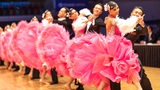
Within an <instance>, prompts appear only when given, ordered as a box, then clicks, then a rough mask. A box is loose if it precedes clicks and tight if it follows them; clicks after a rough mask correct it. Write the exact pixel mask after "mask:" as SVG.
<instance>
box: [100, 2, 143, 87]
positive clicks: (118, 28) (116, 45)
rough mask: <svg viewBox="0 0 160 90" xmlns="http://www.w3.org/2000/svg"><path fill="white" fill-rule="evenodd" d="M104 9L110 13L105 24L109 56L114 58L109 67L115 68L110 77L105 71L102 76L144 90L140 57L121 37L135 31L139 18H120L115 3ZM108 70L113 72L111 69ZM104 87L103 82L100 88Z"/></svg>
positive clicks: (129, 43) (109, 3)
mask: <svg viewBox="0 0 160 90" xmlns="http://www.w3.org/2000/svg"><path fill="white" fill-rule="evenodd" d="M104 9H105V11H108V12H109V15H108V16H107V17H106V18H105V23H106V35H107V37H106V38H107V43H108V44H107V47H108V48H109V49H108V54H109V55H110V56H111V57H113V61H112V62H111V65H109V66H108V67H109V68H110V67H112V68H113V70H112V71H110V72H112V73H113V74H112V76H108V73H107V72H108V71H105V70H104V71H102V73H101V74H102V75H104V76H106V77H107V78H109V79H110V80H112V81H113V82H120V81H126V82H127V83H133V84H134V85H135V86H136V87H137V90H142V87H141V85H140V83H139V80H140V77H139V74H138V72H139V71H140V65H139V63H138V55H136V54H135V53H134V51H133V49H132V44H131V42H130V41H128V40H127V39H125V38H124V37H121V35H124V34H125V33H128V32H131V31H133V30H134V27H135V25H136V24H137V22H138V19H139V18H138V17H130V18H128V19H127V20H123V19H120V18H118V14H119V7H118V5H117V3H115V2H114V1H110V2H108V3H107V4H106V5H105V6H104ZM123 46H124V47H123ZM108 70H111V68H110V69H108ZM101 86H102V87H101ZM104 86H105V82H101V84H100V87H101V89H102V90H103V88H104Z"/></svg>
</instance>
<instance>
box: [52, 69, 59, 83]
mask: <svg viewBox="0 0 160 90" xmlns="http://www.w3.org/2000/svg"><path fill="white" fill-rule="evenodd" d="M51 78H52V83H58V76H57V71H56V68H52V69H51Z"/></svg>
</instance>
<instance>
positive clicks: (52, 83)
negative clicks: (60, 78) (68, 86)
mask: <svg viewBox="0 0 160 90" xmlns="http://www.w3.org/2000/svg"><path fill="white" fill-rule="evenodd" d="M54 84H58V82H50V85H54Z"/></svg>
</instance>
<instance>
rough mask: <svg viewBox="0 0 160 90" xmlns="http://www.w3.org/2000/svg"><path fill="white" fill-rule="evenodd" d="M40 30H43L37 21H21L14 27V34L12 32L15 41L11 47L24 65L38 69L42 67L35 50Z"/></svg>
mask: <svg viewBox="0 0 160 90" xmlns="http://www.w3.org/2000/svg"><path fill="white" fill-rule="evenodd" d="M41 30H43V26H42V24H40V23H39V22H36V21H33V22H30V23H27V22H25V21H21V22H19V24H18V26H17V28H16V34H14V38H13V39H14V41H16V42H14V44H13V47H14V49H15V50H16V53H17V54H18V55H17V57H19V59H20V60H22V61H23V62H24V64H25V65H26V66H29V67H31V68H36V69H39V70H41V69H42V62H41V60H40V58H39V57H38V54H37V51H36V40H37V37H38V35H39V33H40V31H41Z"/></svg>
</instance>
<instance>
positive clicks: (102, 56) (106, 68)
mask: <svg viewBox="0 0 160 90" xmlns="http://www.w3.org/2000/svg"><path fill="white" fill-rule="evenodd" d="M120 34H121V33H120V31H119V29H118V27H115V28H114V29H113V31H111V32H110V34H109V35H108V36H107V37H104V36H103V35H100V34H95V33H88V34H86V35H82V36H81V37H78V38H74V39H72V40H71V41H69V42H68V43H67V45H68V46H67V50H68V51H67V54H66V60H67V65H68V69H69V73H70V75H71V77H74V78H79V79H80V80H81V82H82V83H83V84H86V85H91V84H94V85H96V86H98V85H99V84H100V82H101V81H104V82H106V83H108V85H109V80H112V81H113V82H120V81H122V80H124V81H126V82H128V83H130V82H132V76H133V75H136V76H137V77H139V75H138V72H139V71H140V66H139V63H138V55H137V54H135V53H134V51H133V49H132V44H131V42H130V41H129V40H127V39H126V38H124V37H121V36H120ZM105 90H109V88H107V87H106V88H105Z"/></svg>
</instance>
